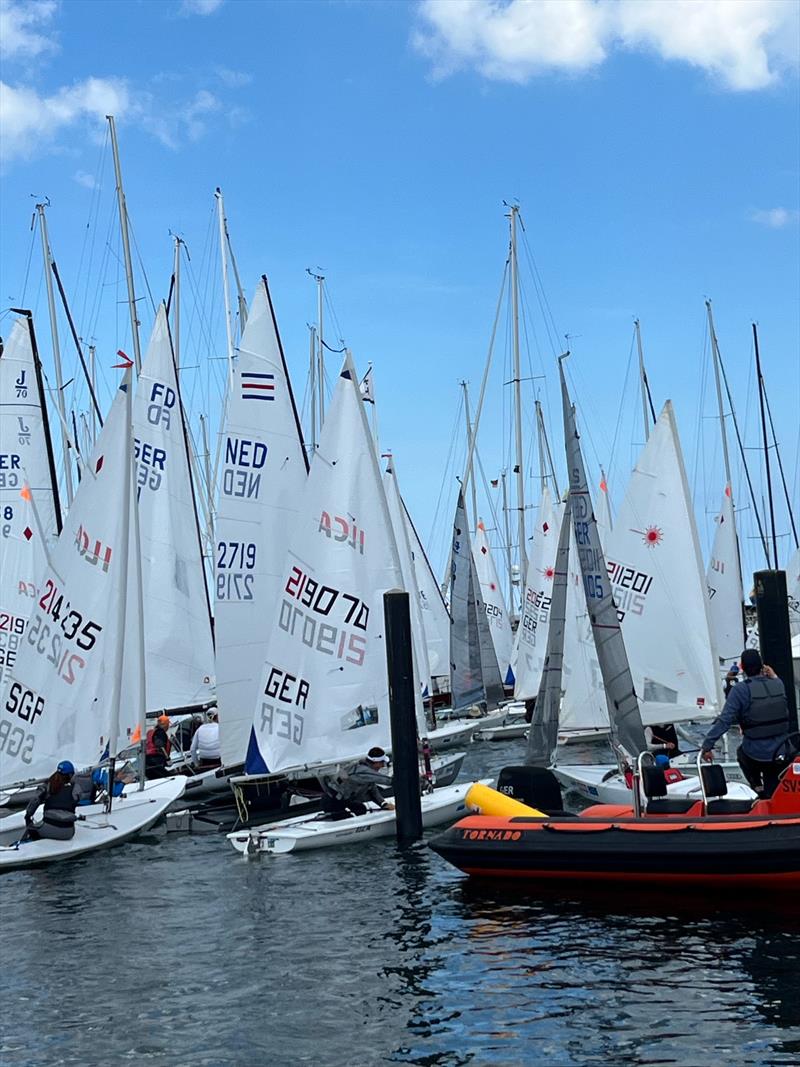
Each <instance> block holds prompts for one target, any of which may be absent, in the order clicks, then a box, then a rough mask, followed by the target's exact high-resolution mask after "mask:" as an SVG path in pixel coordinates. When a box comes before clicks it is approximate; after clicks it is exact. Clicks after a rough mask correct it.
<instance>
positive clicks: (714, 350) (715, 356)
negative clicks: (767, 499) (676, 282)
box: [706, 300, 733, 504]
mask: <svg viewBox="0 0 800 1067" xmlns="http://www.w3.org/2000/svg"><path fill="white" fill-rule="evenodd" d="M706 312H707V314H708V332H709V335H710V337H711V356H712V361H713V363H714V381H715V383H716V387H717V408H718V410H719V432H720V436H721V437H722V458H723V460H724V462H725V484H726V485H727V486H728V487H729V488H730V491H731V504H733V480H732V478H731V458H730V455H729V453H728V435H727V433H726V432H725V410H724V408H723V405H722V381H721V379H720V373H719V363H720V359H719V345H718V344H717V333H716V330H715V329H714V316H713V315H712V314H711V301H710V300H706Z"/></svg>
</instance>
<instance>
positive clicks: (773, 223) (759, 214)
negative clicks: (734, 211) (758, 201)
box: [750, 207, 800, 230]
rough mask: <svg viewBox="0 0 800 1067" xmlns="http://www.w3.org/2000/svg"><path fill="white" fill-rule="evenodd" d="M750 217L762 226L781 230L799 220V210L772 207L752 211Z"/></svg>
mask: <svg viewBox="0 0 800 1067" xmlns="http://www.w3.org/2000/svg"><path fill="white" fill-rule="evenodd" d="M750 218H751V219H752V220H753V222H759V223H761V225H762V226H769V228H770V229H771V230H782V229H784V227H786V226H792V225H794V224H795V223H797V222H800V211H797V210H795V209H793V208H788V207H772V208H769V210H767V211H753V212H751V214H750Z"/></svg>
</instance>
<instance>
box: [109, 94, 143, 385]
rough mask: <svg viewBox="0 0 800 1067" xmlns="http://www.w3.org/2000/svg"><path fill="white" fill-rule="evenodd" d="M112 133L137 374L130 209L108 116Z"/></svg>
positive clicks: (138, 355) (139, 363)
mask: <svg viewBox="0 0 800 1067" xmlns="http://www.w3.org/2000/svg"><path fill="white" fill-rule="evenodd" d="M106 119H107V120H108V126H109V130H110V131H111V152H112V154H113V156H114V174H115V176H116V182H117V205H118V207H119V228H120V231H121V232H122V254H123V256H124V259H125V280H126V282H127V284H128V311H129V312H130V316H131V338H132V340H133V361H134V363H135V364H136V373H137V374H138V373H139V371H140V370H141V369H142V349H141V346H140V344H139V319H138V318H137V316H136V292H135V290H134V287H133V261H132V259H131V241H130V234H129V232H128V207H127V204H126V202H125V190H124V189H123V188H122V167H121V166H120V162H119V145H118V144H117V127H116V125H115V123H114V116H113V115H106Z"/></svg>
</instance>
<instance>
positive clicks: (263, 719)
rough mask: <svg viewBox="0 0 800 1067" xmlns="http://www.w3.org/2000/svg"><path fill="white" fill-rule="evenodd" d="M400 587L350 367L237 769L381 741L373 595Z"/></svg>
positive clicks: (305, 508) (288, 564)
mask: <svg viewBox="0 0 800 1067" xmlns="http://www.w3.org/2000/svg"><path fill="white" fill-rule="evenodd" d="M401 584H402V578H401V575H400V564H399V559H398V554H397V546H396V544H395V540H394V534H393V531H392V524H391V519H390V517H389V512H388V508H387V506H386V498H385V495H384V490H383V484H382V481H381V474H380V470H379V468H378V460H377V456H376V454H375V448H374V445H373V442H372V435H371V434H370V430H369V426H368V424H367V418H366V414H365V412H364V405H363V403H362V401H361V398H360V395H359V392H358V380H357V378H356V373H355V368H354V367H353V363H352V360H351V359H350V358H349V356H348V358H347V359H346V361H345V366H344V370H343V371H342V373H341V375H340V377H339V380H338V383H337V386H336V390H335V392H334V396H333V401H332V403H331V406H330V408H329V410H328V414H327V417H326V419H325V425H324V427H323V430H322V434H321V436H320V442H319V448H318V450H317V452H316V454H315V455H314V458H313V459H312V462H311V470H310V472H309V475H308V479H307V480H306V483H305V486H304V490H303V495H302V498H301V500H300V506H299V508H298V512H297V520H296V524H295V527H294V530H293V533H292V537H291V541H290V547H289V549H288V552H287V556H286V561H285V564H284V568H283V573H282V576H281V585H280V593H279V596H278V603H277V605H276V607H277V616H276V618H275V619H274V621H273V625H272V633H271V636H270V641H269V645H268V652H267V658H266V663H265V665H264V668H263V671H262V674H261V684H260V687H259V694H258V698H257V703H256V707H255V715H254V722H253V733H252V735H251V740H250V745H249V748H248V753H247V763H246V766H247V771H248V772H249V773H264V772H265V771H267V770H269V771H280V770H286V769H288V768H290V767H298V766H303V765H304V764H309V763H335V762H337V761H340V760H345V759H352V758H353V757H356V756H360V755H363V754H364V753H365V752H367V751H368V750H369V749H370V748H371V747H372V746H373V745H381V746H382V747H384V748H387V747H389V745H390V737H391V730H390V723H389V706H388V699H389V693H388V688H389V687H388V678H387V673H386V648H385V642H384V638H383V594H384V592H386V591H387V590H389V589H396V588H399V587H400V586H401Z"/></svg>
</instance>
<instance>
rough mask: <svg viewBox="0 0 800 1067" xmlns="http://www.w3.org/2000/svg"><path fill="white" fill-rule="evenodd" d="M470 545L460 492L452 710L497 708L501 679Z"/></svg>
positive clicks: (453, 563) (453, 577) (453, 564)
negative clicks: (485, 706) (477, 707)
mask: <svg viewBox="0 0 800 1067" xmlns="http://www.w3.org/2000/svg"><path fill="white" fill-rule="evenodd" d="M480 588H481V587H480V583H479V581H478V575H477V573H476V570H475V560H474V559H473V557H472V549H471V547H470V537H469V529H468V527H467V514H466V510H465V508H464V493H463V491H461V490H460V491H459V494H458V503H457V505H456V516H455V522H454V523H453V549H452V553H451V556H450V612H451V615H452V622H451V625H450V689H451V693H452V697H453V707H454V708H455V709H457V710H458V709H460V708H468V707H470V706H471V705H472V704H478V703H481V702H485V703H486V704H487V705H488V706H489V707H497V705H498V704H499V703H500V701H501V700H502V699H503V682H502V679H501V678H500V668H499V667H498V665H497V656H496V655H495V651H494V645H493V643H492V635H491V632H490V630H489V623H488V622H487V619H486V609H485V606H484V603H483V600H482V598H481V592H480Z"/></svg>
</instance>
